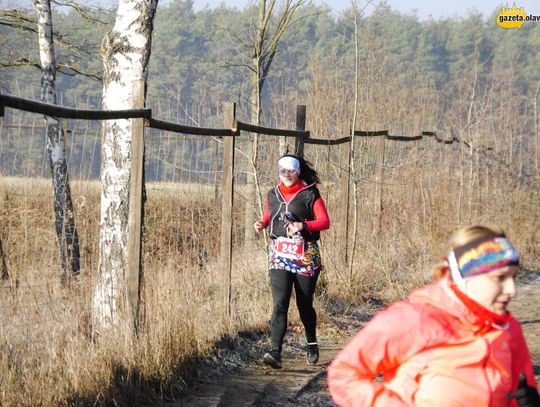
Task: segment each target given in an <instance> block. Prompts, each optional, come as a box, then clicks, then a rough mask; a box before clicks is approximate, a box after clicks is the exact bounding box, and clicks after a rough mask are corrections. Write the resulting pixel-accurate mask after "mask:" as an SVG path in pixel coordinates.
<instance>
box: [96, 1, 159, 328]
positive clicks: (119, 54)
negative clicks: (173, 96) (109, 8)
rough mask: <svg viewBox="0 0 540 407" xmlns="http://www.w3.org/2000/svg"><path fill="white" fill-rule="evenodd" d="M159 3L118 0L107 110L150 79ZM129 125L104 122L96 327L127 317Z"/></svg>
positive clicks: (107, 48)
mask: <svg viewBox="0 0 540 407" xmlns="http://www.w3.org/2000/svg"><path fill="white" fill-rule="evenodd" d="M157 3H158V0H120V2H119V4H118V11H117V14H116V21H115V24H114V27H113V29H112V31H110V32H109V33H107V34H106V35H105V38H104V39H103V43H102V48H101V52H102V57H103V65H104V77H103V109H104V110H119V109H131V108H132V106H133V97H132V90H133V89H132V84H133V82H134V81H144V82H146V79H147V77H148V61H149V58H150V50H151V39H152V29H153V19H154V15H155V12H156V8H157ZM131 136H132V121H131V120H126V119H122V120H108V121H105V122H104V123H103V136H102V153H101V160H102V162H101V230H100V243H99V256H100V257H99V276H98V281H97V282H96V285H95V290H94V295H93V312H94V314H93V317H94V323H95V328H96V329H98V330H99V329H100V328H104V329H107V328H110V327H112V326H115V325H118V323H119V322H120V321H121V320H122V318H123V317H124V316H127V315H129V312H128V310H127V309H126V306H127V304H128V301H127V298H126V295H127V288H126V283H125V277H126V266H127V236H128V214H129V182H130V168H131Z"/></svg>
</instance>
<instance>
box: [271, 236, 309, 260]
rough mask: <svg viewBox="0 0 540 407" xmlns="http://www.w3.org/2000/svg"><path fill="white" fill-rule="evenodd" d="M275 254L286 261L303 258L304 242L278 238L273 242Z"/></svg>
mask: <svg viewBox="0 0 540 407" xmlns="http://www.w3.org/2000/svg"><path fill="white" fill-rule="evenodd" d="M275 250H276V254H277V255H278V256H280V257H285V258H286V259H292V260H298V259H302V258H303V257H304V240H303V239H290V238H287V237H278V238H277V239H276V241H275Z"/></svg>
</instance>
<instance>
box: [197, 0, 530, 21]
mask: <svg viewBox="0 0 540 407" xmlns="http://www.w3.org/2000/svg"><path fill="white" fill-rule="evenodd" d="M254 1H256V0H194V8H195V10H200V9H202V8H204V7H205V6H208V7H210V8H212V7H216V6H218V5H219V4H220V3H224V4H225V5H227V6H229V7H231V6H234V7H238V8H240V9H243V8H244V7H245V6H246V5H247V4H249V3H253V2H254ZM313 2H314V3H316V4H324V5H327V6H329V7H330V8H331V9H333V10H334V11H335V12H336V13H339V12H340V11H343V10H345V9H347V8H350V5H351V0H326V1H325V0H313ZM386 2H387V3H388V5H390V7H392V8H393V9H395V10H397V11H400V12H401V13H416V15H417V16H418V18H420V19H421V20H427V19H429V18H430V17H432V18H433V19H436V20H437V19H440V18H445V17H453V16H456V15H457V16H458V17H459V16H460V15H468V14H469V12H470V11H471V10H476V11H479V12H481V13H482V14H483V15H484V17H487V16H489V15H491V13H492V12H493V11H494V10H498V9H499V8H500V7H502V6H507V7H512V6H513V5H514V4H515V5H516V7H523V9H524V10H525V12H527V13H528V14H536V15H540V1H539V0H520V1H515V2H514V1H512V2H507V1H494V0H451V1H448V0H446V1H440V0H387V1H386ZM365 3H366V2H365V1H359V5H360V6H361V7H362V5H363V4H365ZM379 3H380V1H377V0H375V1H372V4H373V5H374V6H375V5H376V4H379ZM415 10H416V11H415Z"/></svg>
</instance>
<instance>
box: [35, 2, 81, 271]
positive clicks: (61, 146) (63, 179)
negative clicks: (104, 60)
mask: <svg viewBox="0 0 540 407" xmlns="http://www.w3.org/2000/svg"><path fill="white" fill-rule="evenodd" d="M33 3H34V6H35V7H36V11H37V20H38V42H39V57H40V63H41V95H40V98H41V100H42V101H43V102H45V103H49V104H53V105H55V104H56V89H55V81H56V58H55V54H54V45H53V29H52V13H51V3H50V0H33ZM45 121H46V123H47V152H48V154H49V164H50V167H51V175H52V180H53V190H54V217H55V229H56V236H57V238H58V243H59V246H60V258H61V262H62V267H63V269H64V273H65V274H64V277H67V273H68V272H70V273H71V274H73V275H75V276H76V275H78V274H79V270H80V265H79V257H80V256H79V239H78V236H77V230H76V228H75V219H74V212H73V202H72V200H71V190H70V187H69V178H68V173H67V160H66V148H65V139H64V134H63V132H62V126H61V122H60V120H59V119H57V118H55V117H50V116H45Z"/></svg>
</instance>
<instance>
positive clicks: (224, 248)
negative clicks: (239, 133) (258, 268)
mask: <svg viewBox="0 0 540 407" xmlns="http://www.w3.org/2000/svg"><path fill="white" fill-rule="evenodd" d="M223 110H224V111H223V126H224V127H225V128H226V129H233V130H236V104H235V103H226V104H225V106H224V109H223ZM223 141H224V143H223V191H222V207H221V266H222V270H221V271H222V277H221V290H222V293H221V307H222V310H224V311H225V314H226V316H230V315H231V275H232V226H233V220H232V215H233V194H234V143H235V137H234V136H226V137H224V138H223Z"/></svg>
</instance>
